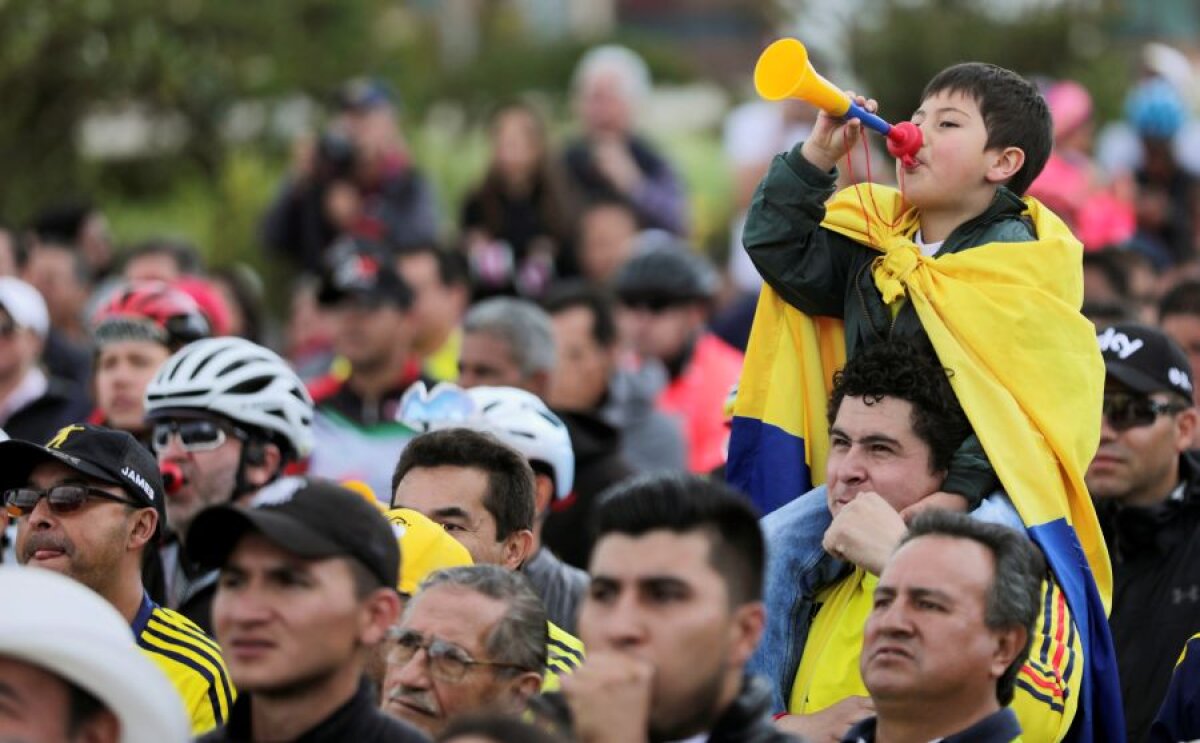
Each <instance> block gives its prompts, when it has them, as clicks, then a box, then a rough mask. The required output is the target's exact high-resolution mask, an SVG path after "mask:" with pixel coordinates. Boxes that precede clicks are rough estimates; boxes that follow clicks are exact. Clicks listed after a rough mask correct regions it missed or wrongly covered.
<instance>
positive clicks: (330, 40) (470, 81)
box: [0, 0, 1134, 283]
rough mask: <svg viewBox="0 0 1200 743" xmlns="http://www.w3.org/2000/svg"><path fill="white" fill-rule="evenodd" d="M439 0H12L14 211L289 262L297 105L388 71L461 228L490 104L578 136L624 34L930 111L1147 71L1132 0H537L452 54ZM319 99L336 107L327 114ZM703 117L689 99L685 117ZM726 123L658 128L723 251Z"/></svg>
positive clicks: (636, 41) (731, 87) (681, 69)
mask: <svg viewBox="0 0 1200 743" xmlns="http://www.w3.org/2000/svg"><path fill="white" fill-rule="evenodd" d="M438 5H439V4H438V3H431V2H411V3H403V2H389V1H385V0H352V1H351V0H287V1H286V2H284V1H282V0H278V1H275V0H261V1H254V0H251V1H249V2H247V1H246V0H154V1H152V0H56V1H55V2H52V3H47V2H44V0H3V1H2V2H0V48H3V49H4V53H3V55H0V100H3V101H4V106H3V109H0V168H2V169H3V172H4V173H5V174H6V177H5V178H2V179H0V215H2V216H3V218H4V219H5V220H7V221H8V222H10V223H13V224H18V225H20V224H23V223H24V222H25V221H26V220H27V219H29V218H30V216H31V215H32V214H34V213H35V212H36V210H37V209H38V208H39V207H40V206H42V205H44V204H46V203H49V202H52V201H57V200H61V199H63V198H67V197H72V196H78V195H87V196H90V197H92V198H93V199H94V200H95V201H96V202H97V203H99V204H100V205H101V206H102V207H103V208H104V209H105V210H106V212H107V213H108V215H109V217H110V220H111V222H112V225H113V229H114V232H115V234H116V236H117V237H118V239H119V240H121V241H123V242H133V241H136V240H138V239H141V238H144V237H147V236H150V235H153V234H164V233H166V234H174V235H181V236H186V237H188V238H190V239H192V240H193V241H195V242H196V243H198V244H199V246H200V247H201V249H202V251H204V252H205V254H206V255H207V257H208V258H209V260H210V261H211V262H212V263H213V264H214V265H220V264H224V263H228V262H231V261H234V260H243V261H247V262H249V263H251V264H253V265H255V266H256V267H258V268H260V269H265V270H267V271H268V272H270V271H273V270H275V268H277V267H276V266H273V265H272V264H271V263H269V262H268V260H267V259H266V258H264V257H263V256H262V255H261V251H260V249H259V245H258V243H257V240H256V236H255V227H256V223H257V220H258V216H259V214H260V213H261V211H262V209H263V208H264V206H265V205H266V203H267V201H268V200H269V199H270V198H271V195H272V194H273V192H274V191H275V189H276V188H277V186H278V183H279V180H280V179H281V178H282V177H283V175H284V173H285V171H286V168H287V163H288V157H289V147H290V143H289V139H290V138H291V136H294V135H295V134H296V133H298V132H297V127H296V124H295V121H297V120H309V121H312V123H313V124H315V125H317V126H319V123H320V120H319V116H318V118H316V119H312V118H311V117H310V118H309V119H305V118H304V116H299V117H297V116H296V115H292V116H291V117H290V118H289V117H288V116H287V115H286V114H287V112H288V111H289V110H290V111H292V113H293V114H295V112H296V111H300V112H301V113H302V114H303V113H304V112H305V111H309V110H313V109H314V108H315V110H317V111H318V112H319V110H320V108H321V105H322V104H323V103H324V102H325V101H326V100H327V99H328V96H329V94H330V92H331V91H332V90H334V88H335V87H336V86H337V84H338V83H339V82H340V81H342V80H344V79H346V78H348V77H351V76H354V75H359V74H363V73H367V74H374V75H378V76H380V77H383V78H384V79H386V80H388V81H389V82H390V83H391V84H392V85H393V86H394V87H395V89H396V90H397V91H398V93H399V94H400V98H401V99H402V100H403V102H404V108H403V110H404V117H405V122H406V133H407V135H408V138H409V140H410V143H411V145H412V150H413V153H414V157H415V159H416V160H417V162H418V163H419V164H420V165H422V166H423V167H424V168H425V169H426V170H427V172H428V173H429V175H430V176H431V178H432V179H433V181H434V183H435V185H436V188H437V190H438V194H439V199H440V202H441V204H442V207H443V213H444V220H445V223H446V224H445V226H446V228H447V234H449V233H450V232H451V230H452V227H453V225H454V223H455V222H456V221H457V216H458V214H457V209H458V204H459V201H460V199H461V197H462V195H463V194H464V192H465V191H466V190H467V188H469V187H470V186H471V185H472V184H473V183H474V182H475V181H476V180H477V179H478V178H479V177H480V176H481V174H482V171H483V167H484V164H485V162H486V158H487V154H488V152H487V142H486V133H485V125H486V117H487V114H488V112H489V111H490V110H492V108H494V107H495V106H496V104H497V103H499V102H502V101H504V100H507V99H510V98H513V97H516V96H521V95H528V94H529V93H530V92H534V93H535V94H536V95H537V98H538V100H539V101H541V102H542V103H543V104H544V107H545V108H546V110H547V111H548V112H549V113H550V114H551V117H552V120H553V122H554V130H555V132H556V133H557V134H558V135H560V136H562V135H565V134H566V129H567V127H568V121H569V108H568V101H567V97H566V92H567V89H568V85H569V81H570V75H571V72H572V69H573V67H574V63H575V61H576V60H577V59H578V57H579V55H580V54H581V53H582V51H583V50H584V49H586V48H587V47H588V46H590V45H592V44H594V43H599V42H602V41H614V40H615V41H618V42H620V43H626V44H628V45H630V46H632V47H634V48H635V49H637V50H638V51H639V52H641V53H642V54H644V55H645V56H646V58H647V61H648V62H649V63H650V65H651V68H652V70H653V73H654V76H655V81H656V83H657V84H659V85H661V86H687V85H697V84H699V85H704V86H707V87H709V88H715V89H717V90H718V91H719V92H720V93H721V94H722V95H723V96H724V100H726V101H727V105H732V104H733V103H736V102H738V101H740V100H742V99H744V98H745V96H746V92H747V83H748V80H749V76H750V73H751V71H752V66H753V59H754V57H755V56H756V54H757V51H758V50H759V49H761V48H762V47H763V46H764V45H765V43H766V42H767V41H768V40H770V39H771V38H772V37H774V36H779V35H795V36H798V37H800V38H801V39H802V40H805V41H813V42H824V46H825V47H826V48H827V49H828V48H829V47H830V46H831V45H832V46H833V48H834V49H835V52H836V51H838V50H840V51H841V52H843V54H844V59H840V60H837V62H836V64H835V65H834V66H835V68H836V69H841V70H849V71H852V72H853V73H854V75H855V76H856V77H857V78H858V80H859V81H861V84H862V87H863V89H864V90H867V91H869V92H870V93H871V94H872V95H873V96H875V97H877V98H879V99H880V101H881V106H882V111H883V112H884V113H885V114H886V115H887V116H889V117H891V118H893V119H899V118H902V117H906V116H907V115H908V113H909V112H911V111H912V109H913V108H914V107H915V105H916V103H917V98H918V96H919V93H920V90H921V88H922V87H923V85H924V84H925V82H926V81H927V80H928V79H929V77H930V76H931V75H932V74H933V73H934V72H936V71H937V70H939V69H940V68H942V67H944V66H945V65H947V64H950V63H953V62H956V61H961V60H966V59H981V60H985V61H990V62H995V63H997V64H1001V65H1005V66H1009V67H1012V68H1014V69H1017V70H1019V71H1020V72H1022V73H1025V74H1027V75H1044V76H1053V77H1059V76H1069V77H1074V78H1076V79H1078V80H1080V81H1082V82H1083V83H1085V84H1086V85H1087V86H1088V87H1089V88H1090V89H1091V90H1092V91H1093V93H1094V95H1095V98H1096V103H1097V108H1098V111H1099V112H1100V113H1101V114H1102V115H1115V113H1116V112H1118V111H1119V108H1120V100H1121V95H1122V93H1123V91H1124V90H1125V89H1126V86H1127V84H1128V81H1129V79H1130V78H1131V75H1132V70H1131V68H1130V64H1129V62H1128V60H1129V59H1131V58H1132V55H1131V53H1130V52H1131V50H1132V49H1134V47H1133V42H1132V41H1131V40H1121V41H1115V39H1117V38H1118V34H1119V30H1120V29H1119V22H1120V18H1121V17H1122V13H1123V10H1124V5H1123V4H1122V3H1120V2H1116V0H1099V1H1097V0H1092V1H1087V2H1085V1H1082V0H1078V1H1073V0H1063V1H1061V2H1052V1H1048V0H1042V1H1040V2H1037V1H1034V2H1030V1H1029V0H1011V1H1010V2H1001V1H999V0H989V1H987V2H983V1H979V0H924V1H921V0H858V1H857V2H852V1H851V0H846V5H847V7H850V8H851V11H850V12H848V13H843V14H842V17H843V18H844V19H845V20H844V23H843V27H842V28H841V32H842V36H841V37H839V38H834V39H832V44H831V43H830V42H831V39H830V38H822V39H809V38H806V36H805V29H806V28H809V26H807V25H806V23H805V19H806V18H807V17H808V16H809V15H810V14H811V13H813V12H815V11H819V10H821V8H820V7H819V6H821V5H822V3H819V2H818V1H817V0H809V1H808V2H804V1H803V0H775V1H774V2H767V1H766V0H764V1H763V2H760V3H744V4H743V3H738V2H732V3H724V5H726V6H729V7H728V8H727V9H725V10H722V11H721V13H720V14H718V13H712V14H711V15H710V16H709V17H711V18H712V19H714V20H712V21H711V22H710V25H721V24H724V25H721V28H720V29H713V28H709V29H705V28H704V27H702V26H696V25H695V24H693V25H690V26H689V25H687V24H686V23H685V21H686V19H688V18H691V17H692V16H689V15H688V14H687V13H688V6H689V5H692V6H704V7H709V6H713V5H721V3H719V2H715V0H697V2H693V3H689V2H685V1H684V0H674V1H673V2H666V0H663V2H662V3H660V4H657V5H656V4H654V3H648V2H636V1H631V2H616V3H615V7H616V12H617V22H616V23H615V25H614V26H613V27H612V32H611V33H609V34H606V35H604V36H603V37H601V38H593V37H587V36H580V35H574V36H567V37H562V38H544V37H541V36H538V35H536V34H531V33H530V30H529V28H528V26H527V24H526V23H523V22H522V18H521V15H520V14H519V13H517V12H516V10H515V8H516V6H517V5H518V3H511V2H501V1H499V0H495V1H490V2H489V1H484V2H478V3H475V4H474V7H475V9H476V10H477V13H476V14H475V16H474V17H473V22H474V23H475V27H474V28H473V29H472V32H473V33H474V34H475V43H474V44H473V51H472V56H471V58H469V59H456V58H454V57H453V55H451V54H448V52H447V44H446V38H445V36H446V33H445V27H444V26H439V24H438V19H437V13H438V12H439V8H438V7H437V6H438ZM631 8H632V11H630V9H631ZM647 8H650V10H647ZM663 8H666V10H665V11H664V10H663ZM623 9H624V11H630V12H623ZM639 9H640V11H641V12H640V14H639V13H638V12H636V11H638V10H639ZM868 11H869V12H868ZM671 13H675V15H672V14H671ZM624 16H630V17H633V18H638V17H640V18H641V19H642V20H643V21H645V19H647V18H651V19H652V20H655V22H643V23H641V24H640V25H639V24H638V23H636V22H629V23H627V22H625V18H624ZM664 19H665V20H664ZM672 19H678V22H671V21H672ZM730 19H732V20H730ZM739 24H741V25H739ZM731 29H732V30H731ZM705 31H707V32H715V31H720V32H721V33H723V34H725V35H726V36H727V35H729V34H730V33H735V32H736V34H738V35H739V38H740V43H741V45H742V48H743V50H744V51H743V53H742V54H741V56H736V55H735V56H734V57H732V59H733V61H732V63H731V62H730V61H729V59H730V58H728V57H727V58H725V61H724V62H723V64H724V66H723V67H721V66H720V65H714V64H713V63H712V60H711V59H710V58H709V57H710V56H712V55H715V54H716V52H715V51H713V50H715V49H716V45H714V44H711V43H708V42H706V40H705V37H704V35H703V33H702V32H705ZM722 38H724V37H722ZM710 52H711V54H710ZM714 68H715V69H714ZM834 79H835V82H839V83H842V84H846V85H849V84H850V82H851V81H849V80H847V81H844V82H843V81H841V80H838V79H837V78H834ZM298 101H299V103H297V102H298ZM305 101H309V102H313V103H315V104H316V105H315V107H314V106H312V105H311V104H310V105H309V107H308V108H307V109H306V108H305V107H304V105H301V104H303V103H304V102H305ZM289 107H290V108H289ZM130 110H133V111H136V112H137V114H138V116H139V117H140V118H141V119H149V120H151V121H152V122H155V127H156V128H155V129H153V131H152V132H151V135H152V136H151V139H153V138H154V137H158V139H160V140H162V141H163V142H166V144H164V145H163V146H161V147H157V148H156V147H149V148H143V149H142V151H140V152H134V153H132V154H130V153H124V154H120V155H117V156H111V155H110V156H106V157H102V158H101V157H95V156H86V155H85V152H84V149H85V148H84V146H83V141H84V137H83V136H82V134H81V132H82V131H83V129H84V126H83V125H84V123H85V121H87V120H88V119H89V118H92V117H95V116H96V115H97V113H100V114H105V113H108V114H113V115H115V116H117V118H118V119H119V117H120V116H121V115H122V114H127V113H128V112H129V111H130ZM239 111H240V112H241V113H242V114H243V116H242V119H243V123H245V121H247V120H248V121H249V122H250V124H251V125H249V126H243V127H241V129H240V130H238V129H237V127H235V126H232V125H231V122H233V123H236V121H235V120H236V119H237V117H236V116H234V114H235V113H238V112H239ZM688 118H689V111H688V110H687V109H686V108H684V109H683V110H681V111H680V112H679V115H678V116H676V117H675V120H676V121H681V122H685V121H687V120H688ZM289 122H290V123H289ZM719 124H720V119H719V117H717V118H715V119H714V120H713V121H712V122H710V123H709V124H706V125H704V126H701V127H699V128H697V127H696V126H683V127H680V130H679V131H673V130H670V129H661V128H660V129H659V130H655V131H653V132H652V135H653V136H654V137H655V138H656V139H657V140H658V141H659V142H660V143H661V145H662V146H663V148H664V150H665V151H666V152H667V153H668V154H669V155H670V156H671V157H673V158H674V159H675V161H676V163H677V164H678V166H679V167H680V169H681V171H682V172H683V175H684V178H685V180H686V181H687V183H688V185H689V188H690V194H691V198H692V214H693V219H694V221H695V225H696V229H695V239H696V242H697V244H699V245H702V246H705V247H711V246H717V245H721V244H722V243H724V242H727V237H726V235H727V229H728V219H729V217H730V214H731V212H732V205H731V204H730V198H731V193H732V190H731V183H730V175H729V173H728V171H727V167H726V166H725V164H724V162H723V160H722V153H721V141H720V128H719ZM289 127H290V128H289ZM234 130H237V131H234ZM231 131H233V133H231ZM100 138H101V139H104V135H103V134H101V135H100ZM268 283H271V282H268Z"/></svg>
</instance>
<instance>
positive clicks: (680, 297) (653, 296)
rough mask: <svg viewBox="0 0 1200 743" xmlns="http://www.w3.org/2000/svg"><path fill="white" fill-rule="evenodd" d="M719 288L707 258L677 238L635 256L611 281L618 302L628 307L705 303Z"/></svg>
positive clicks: (715, 274)
mask: <svg viewBox="0 0 1200 743" xmlns="http://www.w3.org/2000/svg"><path fill="white" fill-rule="evenodd" d="M719 285H720V279H719V277H718V276H717V272H716V270H715V269H714V268H713V266H712V264H711V263H710V262H709V261H708V259H707V258H705V257H704V256H702V255H700V254H699V253H697V252H695V251H694V250H692V249H691V248H690V247H689V246H688V245H687V243H685V242H683V241H682V240H679V239H677V238H676V239H672V240H671V241H669V242H659V244H657V245H652V246H647V247H646V249H644V250H642V251H641V252H638V253H636V254H635V255H634V257H633V258H630V259H629V260H628V261H626V263H625V265H623V266H621V268H620V270H619V271H617V275H616V278H615V279H614V281H613V289H614V291H615V292H616V294H617V296H618V297H619V298H620V300H621V302H622V303H623V304H626V305H631V306H636V305H665V304H683V303H685V302H707V301H709V300H711V299H712V298H713V297H715V296H716V294H717V289H718V288H719Z"/></svg>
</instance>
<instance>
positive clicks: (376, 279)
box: [317, 237, 413, 309]
mask: <svg viewBox="0 0 1200 743" xmlns="http://www.w3.org/2000/svg"><path fill="white" fill-rule="evenodd" d="M347 299H360V300H366V301H368V302H376V303H381V304H394V305H396V306H397V307H400V308H401V309H407V308H408V307H409V306H411V305H412V301H413V293H412V289H411V288H409V286H408V284H407V283H406V282H405V281H404V279H402V278H401V277H400V275H399V274H398V273H396V269H395V268H394V267H393V266H392V264H391V260H390V258H389V252H388V251H387V250H385V249H384V248H383V246H380V245H377V244H375V243H372V242H370V241H368V240H365V239H363V238H359V237H343V238H341V239H339V240H338V241H337V242H335V243H334V244H333V245H332V246H331V247H330V249H329V266H328V268H327V269H326V271H325V273H324V275H323V276H322V277H321V287H320V289H319V290H318V293H317V301H318V302H320V303H321V304H323V305H334V304H338V303H340V302H343V301H345V300H347Z"/></svg>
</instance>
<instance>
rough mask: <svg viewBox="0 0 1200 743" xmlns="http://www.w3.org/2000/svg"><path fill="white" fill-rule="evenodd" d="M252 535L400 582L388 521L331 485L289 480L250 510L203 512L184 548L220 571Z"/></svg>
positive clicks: (263, 493) (392, 583)
mask: <svg viewBox="0 0 1200 743" xmlns="http://www.w3.org/2000/svg"><path fill="white" fill-rule="evenodd" d="M251 531H255V532H259V533H260V534H262V535H263V536H264V537H266V538H267V539H268V540H270V541H271V542H273V543H274V544H275V545H276V546H278V547H280V548H281V549H284V550H286V551H288V552H291V553H292V554H295V555H298V556H300V557H304V558H309V559H322V558H326V557H349V558H352V559H355V560H358V562H359V563H361V564H362V565H363V566H364V567H366V568H367V570H369V571H370V572H371V574H372V575H374V576H376V577H377V578H379V581H380V584H381V585H384V586H390V587H393V588H394V587H395V586H396V583H397V581H398V580H399V574H400V547H399V546H398V543H397V541H396V535H395V533H394V532H393V530H392V526H391V524H390V523H388V520H387V518H385V517H384V515H383V514H382V513H381V512H380V511H379V509H378V508H376V507H375V506H374V505H372V504H370V503H368V502H367V500H366V499H365V498H364V497H363V496H361V495H359V494H358V493H355V492H354V491H353V490H350V489H348V488H344V487H342V486H341V485H338V484H337V483H335V482H332V481H330V480H321V479H318V478H312V477H285V478H283V479H281V480H277V481H275V482H273V483H271V484H270V485H268V486H267V487H265V488H263V489H262V490H260V491H259V492H258V494H257V495H255V496H254V498H253V499H252V500H251V501H250V504H249V505H248V506H235V505H223V506H216V507H213V508H209V509H206V510H204V511H201V512H200V515H198V516H197V517H196V518H195V520H194V521H192V525H191V527H189V528H188V531H187V539H186V540H185V544H186V545H187V551H188V554H189V555H190V556H191V558H192V560H194V561H195V562H196V563H198V564H199V565H200V566H202V567H205V568H221V567H223V566H224V565H225V562H226V561H227V560H228V559H229V555H230V553H232V552H233V549H234V547H236V546H237V543H238V541H239V540H240V539H241V538H242V536H243V535H245V534H246V533H247V532H251Z"/></svg>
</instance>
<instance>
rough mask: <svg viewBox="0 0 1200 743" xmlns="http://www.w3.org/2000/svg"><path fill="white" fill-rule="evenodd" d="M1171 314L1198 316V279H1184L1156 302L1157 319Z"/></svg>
mask: <svg viewBox="0 0 1200 743" xmlns="http://www.w3.org/2000/svg"><path fill="white" fill-rule="evenodd" d="M1172 315H1191V316H1193V317H1200V281H1195V280H1192V281H1184V282H1181V283H1179V284H1178V285H1176V286H1175V288H1174V289H1172V290H1171V291H1169V292H1167V294H1166V296H1164V297H1163V298H1162V301H1161V302H1159V304H1158V321H1159V322H1162V321H1163V320H1165V319H1166V318H1168V317H1171V316H1172Z"/></svg>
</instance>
